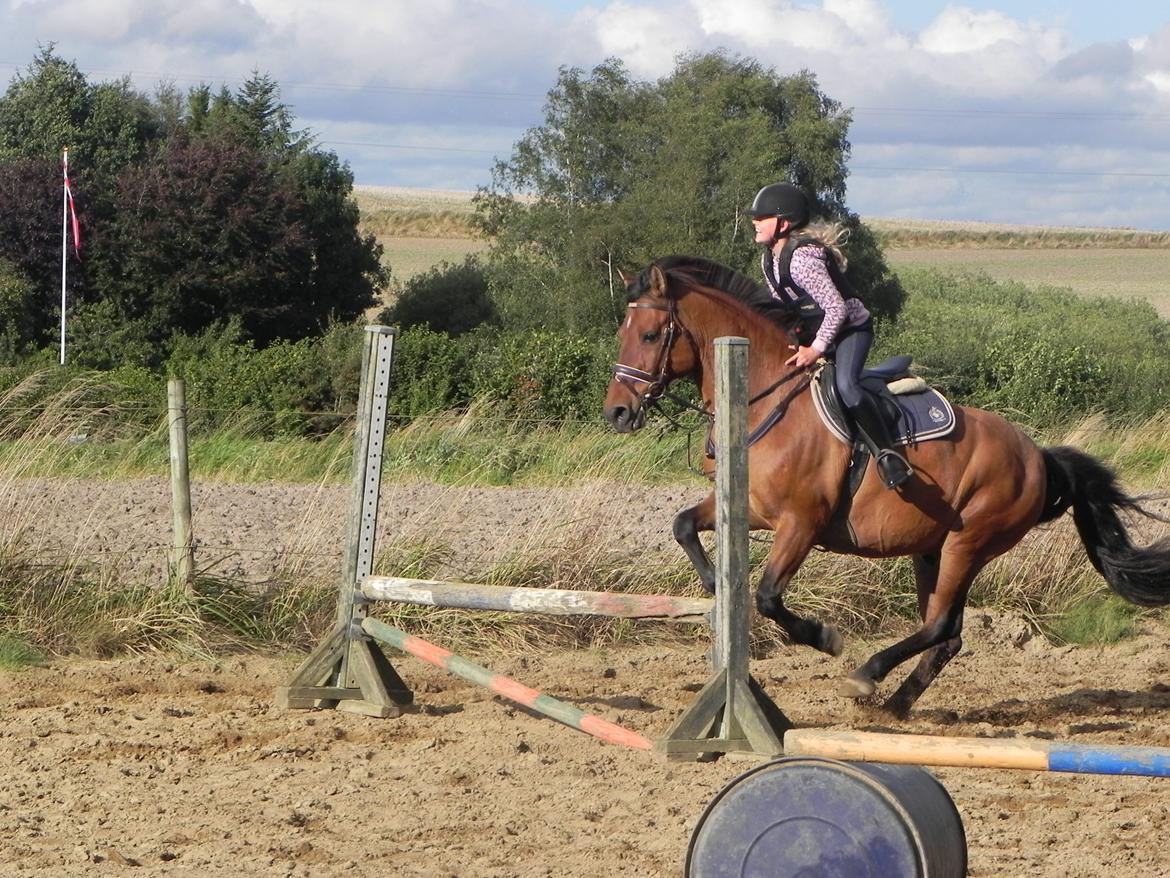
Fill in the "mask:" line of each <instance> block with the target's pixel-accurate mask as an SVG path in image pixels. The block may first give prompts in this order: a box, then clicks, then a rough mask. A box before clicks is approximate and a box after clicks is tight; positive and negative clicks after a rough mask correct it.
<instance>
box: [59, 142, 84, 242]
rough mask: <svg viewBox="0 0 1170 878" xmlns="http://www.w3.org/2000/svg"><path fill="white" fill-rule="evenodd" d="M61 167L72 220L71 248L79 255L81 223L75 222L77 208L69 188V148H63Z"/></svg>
mask: <svg viewBox="0 0 1170 878" xmlns="http://www.w3.org/2000/svg"><path fill="white" fill-rule="evenodd" d="M62 169H63V172H64V175H65V200H66V202H68V204H69V218H70V220H72V222H73V250H74V252H75V253H77V255H78V256H79V257H80V256H81V224H80V223H78V222H77V209H76V208H75V207H74V206H73V190H72V189H70V188H69V150H65V158H64V159H63V160H62Z"/></svg>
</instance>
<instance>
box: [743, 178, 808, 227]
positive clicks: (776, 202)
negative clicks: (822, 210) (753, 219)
mask: <svg viewBox="0 0 1170 878" xmlns="http://www.w3.org/2000/svg"><path fill="white" fill-rule="evenodd" d="M743 213H744V215H745V216H778V217H780V219H786V220H788V221H789V222H790V223H792V225H793V227H794V228H799V227H800V226H803V225H805V224H806V223H807V222H808V218H809V208H808V198H807V197H805V194H804V193H803V192H802V191H801V190H800V188H799V187H798V186H793V185H792V184H791V183H773V184H771V185H770V186H765V187H764V188H763V189H761V190H760V191H759V192H757V193H756V199H755V201H753V202H752V206H751V207H749V208H748V209H747V210H745V211H744V212H743Z"/></svg>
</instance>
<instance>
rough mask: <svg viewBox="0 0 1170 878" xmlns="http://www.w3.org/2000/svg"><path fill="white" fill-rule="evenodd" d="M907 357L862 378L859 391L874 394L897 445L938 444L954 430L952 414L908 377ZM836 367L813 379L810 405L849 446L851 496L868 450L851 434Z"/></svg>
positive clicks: (892, 360)
mask: <svg viewBox="0 0 1170 878" xmlns="http://www.w3.org/2000/svg"><path fill="white" fill-rule="evenodd" d="M911 359H912V358H911V357H909V356H906V355H901V356H897V357H890V358H889V359H888V360H885V361H884V362H882V363H880V364H878V365H877V366H874V367H873V368H871V369H866V370H864V371H863V372H862V373H861V387H862V389H863V390H864V391H865V392H866V393H869V394H872V395H873V396H874V397H875V398H876V399H877V402H878V408H879V409H880V410H881V412H882V414H883V415H885V417H886V423H887V424H888V425H889V427H890V435H891V436H893V437H894V440H895V442H896V444H898V445H914V444H917V443H919V442H926V441H928V440H931V439H940V438H942V437H943V436H946V435H947V434H949V433H950V432H951V431H952V430H954V429H955V410H954V409H953V408H951V404H950V402H948V401H947V398H946V397H945V396H943V395H942V394H941V393H939V392H938V391H937V390H935V389H934V388H932V387H930V386H929V385H927V383H926V382H925V381H923V380H922V379H921V378H919V377H918V376H916V375H912V374H911V373H910V362H911ZM836 371H837V366H836V364H835V363H833V362H831V361H829V362H826V363H824V364H823V365H822V366H821V367H820V368H819V369H817V371H816V372H815V373H814V374H813V382H812V398H813V405H814V407H815V408H816V410H817V414H818V415H820V417H821V421H823V422H824V424H825V427H827V428H828V430H829V432H830V433H832V434H833V436H834V437H835V438H836V439H837V440H838V441H840V442H843V443H845V444H846V445H850V446H852V447H853V457H852V460H851V461H850V464H849V493H850V495H852V494H853V493H854V492H856V490H857V487H858V486H859V485H860V484H861V477H862V476H863V475H864V474H865V468H866V465H867V464H868V462H869V457H870V455H869V450H868V449H867V448H866V447H865V443H864V442H862V441H861V440H860V439H858V438H857V437H856V436H855V435H854V432H853V424H852V422H851V420H850V418H849V416H848V414H847V413H846V410H845V405H844V404H843V403H842V402H841V397H840V396H839V395H838V394H837V382H836V380H835V378H836Z"/></svg>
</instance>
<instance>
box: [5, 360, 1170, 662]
mask: <svg viewBox="0 0 1170 878" xmlns="http://www.w3.org/2000/svg"><path fill="white" fill-rule="evenodd" d="M28 392H29V388H27V387H24V388H22V387H20V386H18V387H17V388H14V389H13V390H11V391H10V392H9V393H8V394H6V395H4V396H3V397H0V416H2V415H7V416H6V417H3V418H0V423H4V424H6V425H12V424H14V423H15V422H16V421H17V420H20V426H19V427H16V426H10V427H8V428H7V429H5V430H3V431H0V440H2V443H3V444H2V445H0V510H2V511H0V662H2V661H16V662H18V663H19V661H21V659H6V658H5V655H7V654H14V655H19V654H21V649H24V648H28V649H29V650H31V651H30V652H29V653H27V654H26V655H27V656H31V657H32V658H29V659H28V660H35V656H36V655H37V654H38V651H43V652H47V653H70V652H80V653H85V654H91V655H112V654H117V653H122V652H127V651H135V650H144V649H182V650H186V651H188V652H193V653H196V654H200V655H208V656H210V655H214V654H216V653H217V652H220V651H222V650H224V649H237V648H258V647H269V646H294V645H295V646H307V645H309V644H311V643H312V642H314V640H315V639H316V638H317V637H318V636H319V635H320V632H321V631H323V630H325V628H326V627H327V625H328V624H329V621H330V619H331V616H332V613H333V606H334V601H335V599H336V589H337V582H336V578H335V576H334V575H332V574H322V573H321V571H320V570H319V569H318V568H317V567H316V566H314V565H312V564H310V563H309V562H308V559H309V558H310V557H311V555H312V552H311V551H310V549H311V547H312V546H314V545H319V543H320V540H321V532H322V528H324V527H325V526H326V523H325V522H323V521H321V520H320V518H319V516H316V515H314V514H313V511H312V508H311V507H310V508H309V509H308V511H306V513H305V515H304V517H303V519H302V520H301V521H300V522H299V523H298V525H297V526H296V527H295V528H294V529H293V533H291V534H288V535H286V536H287V538H286V540H285V549H284V551H283V552H281V553H280V554H279V556H278V557H277V558H276V560H275V561H274V562H273V563H272V565H271V569H270V572H269V575H268V576H266V577H265V578H264V581H263V582H260V583H255V582H241V581H235V580H232V579H231V578H225V577H219V578H217V577H213V576H208V575H202V576H200V577H199V578H198V579H197V580H196V582H195V584H194V587H193V588H190V589H188V588H181V587H179V586H178V585H176V584H174V583H170V582H167V581H165V578H164V581H143V580H142V577H141V576H140V575H138V574H134V573H129V572H127V571H128V570H132V569H133V568H132V567H131V566H129V565H125V564H123V563H121V559H119V558H118V557H116V556H111V555H110V554H108V552H107V551H105V550H104V548H103V547H101V546H98V545H96V544H94V543H93V542H92V539H91V537H90V534H91V533H92V531H93V528H91V527H88V526H87V522H92V521H97V520H99V519H100V517H102V516H104V515H105V514H106V505H105V497H104V495H103V490H102V484H103V482H106V481H114V480H119V479H127V478H134V477H139V476H143V475H151V476H163V475H165V472H166V444H165V424H163V423H161V422H160V423H159V424H157V425H156V426H154V427H153V428H141V427H139V428H136V429H137V431H138V432H137V434H135V433H134V430H131V429H129V428H128V427H127V426H126V424H127V423H128V422H129V421H132V420H134V419H125V418H121V417H120V414H119V412H118V411H117V409H116V407H111V406H109V405H100V406H96V407H95V406H91V405H87V403H86V401H87V400H88V399H90V398H91V396H92V387H89V386H87V385H86V384H85V382H84V381H83V382H79V383H78V384H76V385H71V386H69V387H67V388H65V389H64V390H62V391H61V392H60V393H59V394H57V395H56V396H55V397H53V398H52V399H50V400H49V401H48V402H43V403H41V404H40V405H39V407H38V408H37V410H36V411H35V412H33V411H29V410H27V409H28V407H27V406H26V405H25V404H24V403H25V399H24V397H25V396H27V394H28ZM18 414H19V418H18V417H17V415H18ZM139 420H140V419H139ZM246 423H249V422H248V421H247V420H246V419H244V418H243V416H241V420H240V421H239V422H237V427H238V432H233V430H232V428H230V427H229V428H222V429H220V430H217V431H216V432H214V433H211V434H209V435H206V436H194V437H192V441H191V451H192V464H193V465H192V470H193V473H194V477H195V478H196V479H197V480H204V481H217V480H219V481H241V480H244V481H248V480H250V481H261V480H262V481H290V480H291V481H298V482H302V483H308V484H313V485H316V486H317V488H318V490H322V491H324V490H326V489H331V490H335V489H334V488H333V487H332V486H336V485H339V484H343V483H344V482H345V480H346V478H347V474H348V472H349V460H348V457H349V449H350V441H351V440H350V436H349V430H348V428H347V427H343V428H339V429H338V430H337V431H335V432H334V433H333V434H330V435H328V436H325V437H323V438H319V439H316V440H309V439H286V440H279V441H274V440H267V439H263V438H260V436H261V434H263V433H264V432H265V431H263V430H259V429H257V430H254V431H253V434H252V435H248V433H247V430H246V429H245V428H244V427H243V426H242V425H244V424H246ZM1168 426H1170V425H1168V423H1167V416H1166V415H1160V416H1158V417H1156V418H1153V419H1150V420H1148V421H1145V422H1142V423H1139V424H1135V425H1134V426H1133V427H1132V428H1130V429H1127V430H1118V429H1117V428H1116V427H1114V426H1109V425H1107V424H1106V423H1105V422H1104V420H1103V419H1097V418H1089V419H1086V420H1084V421H1082V422H1081V423H1079V424H1077V425H1075V426H1074V427H1073V428H1072V429H1071V430H1070V431H1067V432H1063V433H1059V434H1054V435H1051V436H1040V437H1038V439H1039V441H1041V442H1042V443H1044V444H1057V443H1070V444H1076V445H1080V446H1081V447H1084V448H1085V449H1086V450H1088V451H1089V452H1090V453H1093V454H1095V455H1097V456H1099V457H1101V458H1102V459H1104V460H1105V461H1106V462H1108V463H1110V464H1111V465H1114V466H1116V467H1118V468H1119V469H1120V470H1121V472H1122V475H1123V478H1124V479H1125V480H1126V481H1127V483H1128V484H1129V485H1130V486H1131V489H1133V490H1143V489H1153V490H1160V489H1163V488H1164V487H1165V486H1166V485H1167V484H1168V483H1170V430H1168V429H1167V427H1168ZM82 436H84V437H86V438H85V440H84V441H79V438H78V437H82ZM688 438H689V441H690V443H691V446H692V448H693V450H694V454H695V457H696V458H697V459H698V458H701V449H702V439H703V431H702V430H698V431H696V433H695V434H694V435H692V436H690V437H686V436H684V435H682V434H668V435H666V436H663V437H659V436H657V435H656V434H655V433H653V432H652V431H650V430H647V431H643V432H642V433H640V434H636V435H633V436H625V437H622V436H616V435H614V434H613V433H612V432H610V431H609V430H608V428H605V427H604V426H602V425H601V424H598V423H584V422H535V421H531V420H526V419H523V418H513V419H503V420H501V419H499V418H496V417H493V416H492V414H491V412H490V410H488V409H487V408H485V407H483V406H473V407H471V408H470V409H468V410H466V411H463V412H458V413H452V414H449V415H443V416H436V417H432V418H419V419H416V420H415V421H414V422H412V423H411V424H409V425H407V426H400V427H397V428H394V429H391V431H390V433H389V436H388V437H387V444H386V460H385V475H384V479H385V482H386V483H389V484H396V483H403V482H407V481H415V482H417V481H419V480H425V481H431V482H436V483H442V484H446V485H448V486H451V487H450V489H449V490H447V491H442V490H439V491H433V492H428V496H433V499H431V501H430V504H431V506H430V508H429V509H427V510H426V512H425V514H424V515H421V516H418V517H417V519H416V520H417V521H418V522H419V524H417V525H415V529H414V530H413V531H412V532H405V531H403V532H400V533H399V534H398V535H397V536H396V537H395V538H393V539H391V540H390V541H388V542H387V543H386V545H384V546H383V547H382V550H381V552H380V555H379V558H378V562H377V566H378V572H381V573H386V574H398V575H407V576H416V577H419V576H421V577H426V576H430V575H437V576H439V577H441V578H448V579H460V578H462V579H466V580H469V581H482V582H488V583H497V584H505V585H512V586H541V587H553V588H569V589H572V588H580V589H589V590H598V589H600V590H611V591H629V592H638V593H668V594H676V595H697V594H699V589H698V584H697V580H696V577H695V575H694V573H693V571H692V570H691V568H690V565H689V564H688V563H687V562H686V560H685V558H684V557H683V555H682V553H681V551H680V550H678V549H677V548H676V547H675V546H673V545H672V544H671V543H670V542H669V539H667V538H665V534H662V533H648V532H647V531H646V529H645V527H644V526H642V525H640V523H639V522H638V520H637V519H638V516H639V514H640V513H639V509H638V502H639V500H638V494H637V489H638V488H639V487H640V486H652V485H685V486H686V489H687V491H691V492H697V496H701V493H702V489H703V487H704V486H705V484H706V483H705V481H704V480H703V479H702V477H701V476H699V475H697V474H696V473H694V472H692V471H691V470H690V469H688V467H687V466H686V463H685V447H686V445H687V442H688ZM79 477H84V478H87V479H90V480H91V481H92V484H93V493H92V497H91V499H90V502H89V504H88V506H87V505H82V506H80V507H78V508H73V509H69V510H67V511H68V513H69V515H70V516H72V517H73V518H75V519H76V521H77V522H78V526H77V534H76V538H75V539H74V540H73V541H72V542H70V543H69V544H68V545H50V544H49V543H48V542H47V541H46V540H45V538H44V536H43V534H41V533H40V532H39V531H38V529H37V527H36V522H37V521H38V519H39V517H41V516H42V515H44V514H45V513H46V508H45V506H44V504H45V503H46V502H47V503H50V504H51V503H54V502H64V501H63V500H54V499H53V498H52V494H51V492H49V493H43V492H42V494H40V495H39V496H37V495H35V494H34V493H31V492H28V491H24V490H20V488H21V487H22V486H24V485H25V484H26V483H27V482H28V481H29V480H32V479H44V478H69V479H73V478H79ZM490 485H524V486H530V487H531V486H538V487H540V488H541V489H542V490H546V491H547V495H546V502H545V503H544V504H543V506H542V507H541V509H540V511H539V514H538V515H536V516H535V518H534V519H533V520H532V521H530V522H528V523H527V524H526V525H525V527H524V528H523V529H522V533H521V535H520V536H519V537H518V538H516V539H513V540H511V541H510V542H508V543H507V544H504V545H493V551H491V552H488V553H485V554H484V556H483V557H482V558H475V559H473V558H467V557H459V556H458V555H457V551H456V549H455V548H454V546H453V544H452V543H451V542H450V541H449V540H447V539H446V538H445V537H444V536H443V535H444V534H449V533H453V532H457V531H458V529H459V528H460V527H461V526H462V522H463V520H464V518H465V515H466V509H465V507H464V504H465V503H466V502H467V501H466V493H465V492H464V491H462V489H463V488H467V487H472V486H490ZM34 496H36V497H37V499H32V498H33V497H34ZM697 496H696V499H697ZM46 497H48V498H49V499H48V500H46V499H45V498H46ZM680 505H681V504H680ZM1160 527H1161V526H1152V527H1148V528H1146V529H1145V530H1142V531H1140V533H1141V536H1142V538H1143V540H1145V539H1153V538H1155V537H1157V536H1159V535H1161V534H1162V533H1163V532H1164V530H1165V529H1164V528H1161V529H1159V528H1160ZM614 534H617V535H621V537H620V538H615V537H613V536H609V535H614ZM770 540H771V537H770V536H767V535H762V536H761V537H760V538H759V539H758V540H757V541H756V542H753V544H752V563H753V572H752V579H753V580H755V579H757V578H758V576H759V575H760V573H761V569H762V567H761V565H762V564H763V562H764V559H765V557H766V554H767V550H768V547H769V544H770ZM708 543H709V540H708ZM651 546H658V547H659V548H650V547H651ZM787 598H788V602H789V603H790V605H791V606H793V607H794V608H795V609H796V610H797V611H798V612H801V613H804V614H806V615H810V616H814V617H817V618H821V619H825V620H827V621H831V622H834V623H836V624H838V625H840V626H842V627H843V628H844V629H845V630H847V631H848V632H850V633H854V634H857V633H861V634H875V633H879V632H883V631H887V630H889V629H891V628H893V627H899V626H900V627H904V626H905V624H906V623H907V621H908V620H911V619H913V618H914V616H915V613H916V609H915V608H916V600H915V596H914V586H913V577H912V573H911V569H910V565H909V562H908V561H906V560H905V559H894V560H888V561H871V560H866V559H859V558H850V557H839V556H834V555H828V554H822V553H816V552H814V553H813V554H812V555H811V556H810V558H809V559H808V560H807V562H806V563H805V565H804V567H803V569H802V571H801V573H800V575H799V576H798V577H797V578H796V580H795V581H794V582H793V583H792V584H791V586H790V587H789V591H788V595H787ZM971 601H972V604H973V605H975V606H985V607H995V608H1000V609H1006V610H1010V611H1013V612H1017V613H1020V614H1022V615H1024V616H1026V617H1027V618H1028V619H1030V620H1031V621H1032V622H1033V623H1034V624H1035V625H1036V626H1037V627H1040V628H1042V629H1044V630H1046V631H1048V632H1050V633H1051V634H1052V635H1053V636H1054V637H1055V638H1057V639H1062V640H1070V641H1075V640H1080V639H1085V638H1089V639H1098V640H1099V639H1109V638H1114V637H1117V636H1122V635H1123V634H1124V633H1125V632H1126V631H1129V630H1132V628H1133V626H1134V625H1136V624H1138V623H1139V622H1140V619H1141V618H1142V614H1141V613H1140V612H1139V611H1137V610H1134V609H1131V608H1129V607H1125V606H1119V605H1117V603H1116V602H1114V601H1112V600H1111V599H1110V598H1108V596H1107V593H1106V590H1105V586H1104V583H1103V582H1102V581H1101V579H1100V577H1099V576H1097V574H1096V573H1095V572H1094V571H1093V570H1092V568H1091V567H1090V566H1089V563H1088V560H1087V558H1086V557H1085V553H1084V551H1083V550H1082V549H1081V547H1080V545H1079V541H1078V538H1077V536H1076V534H1075V531H1074V529H1073V528H1072V525H1071V522H1070V521H1069V520H1067V517H1066V518H1065V519H1062V520H1060V521H1058V522H1055V523H1053V524H1051V525H1047V526H1045V527H1042V528H1039V529H1037V530H1036V531H1035V532H1033V533H1032V534H1030V535H1029V536H1028V538H1027V539H1026V540H1025V541H1024V542H1023V543H1022V544H1021V545H1020V546H1019V547H1017V548H1015V549H1014V550H1012V552H1010V553H1009V554H1008V555H1007V556H1005V558H1003V559H1001V560H999V561H997V562H995V563H993V564H992V565H991V566H990V567H989V568H988V569H987V570H986V571H985V572H984V573H983V575H982V576H981V577H980V579H979V580H978V581H977V584H976V587H975V589H974V591H973V593H972V595H971ZM387 612H389V614H390V616H391V618H392V619H393V620H395V621H398V622H408V623H410V624H411V625H412V630H419V629H422V631H423V632H427V633H431V634H433V635H434V636H435V637H436V638H437V639H440V640H441V641H442V642H444V643H449V644H452V645H454V646H455V647H456V648H465V649H469V650H471V651H485V650H492V649H495V650H498V649H508V650H515V649H523V648H543V647H545V646H548V645H550V644H553V643H562V644H563V643H610V642H614V641H619V640H629V639H638V640H643V639H644V640H650V639H661V638H669V637H672V636H677V635H678V633H679V629H678V628H676V627H670V626H663V625H661V624H658V623H633V622H629V621H614V620H601V621H598V620H593V619H586V620H570V621H548V620H543V619H539V618H534V617H519V616H515V615H508V614H483V613H467V612H460V611H455V610H428V609H425V608H414V607H397V608H390V609H388V610H387ZM754 630H755V638H756V643H757V645H758V646H761V647H763V646H767V645H769V644H771V643H774V642H775V640H776V637H777V634H776V630H775V628H774V626H772V625H771V624H770V623H760V622H759V621H758V620H757V624H756V627H755V629H754ZM695 635H696V631H695V629H694V626H689V627H686V629H685V636H687V637H694V636H695Z"/></svg>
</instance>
